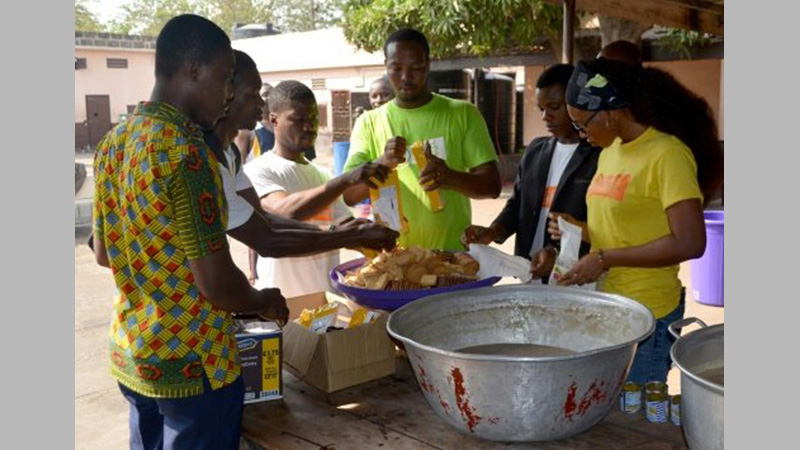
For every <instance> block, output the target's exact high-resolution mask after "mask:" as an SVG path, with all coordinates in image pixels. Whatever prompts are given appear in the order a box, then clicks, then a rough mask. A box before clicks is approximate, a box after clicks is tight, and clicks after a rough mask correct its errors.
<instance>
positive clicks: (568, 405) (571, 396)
mask: <svg viewBox="0 0 800 450" xmlns="http://www.w3.org/2000/svg"><path fill="white" fill-rule="evenodd" d="M577 392H578V385H577V384H576V383H575V382H573V383H572V384H571V385H570V386H569V390H568V391H567V399H566V401H564V417H566V418H567V419H569V420H572V415H573V414H575V409H577V408H578V404H577V403H576V402H575V395H576V393H577Z"/></svg>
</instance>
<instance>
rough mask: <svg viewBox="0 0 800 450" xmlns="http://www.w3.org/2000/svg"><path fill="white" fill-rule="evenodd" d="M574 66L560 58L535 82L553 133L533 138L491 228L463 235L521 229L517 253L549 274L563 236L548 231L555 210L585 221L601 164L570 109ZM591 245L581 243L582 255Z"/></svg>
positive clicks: (500, 236) (486, 239) (481, 238)
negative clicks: (590, 191)
mask: <svg viewBox="0 0 800 450" xmlns="http://www.w3.org/2000/svg"><path fill="white" fill-rule="evenodd" d="M572 69H573V67H572V66H571V65H568V64H557V65H554V66H551V67H549V68H548V69H547V70H545V71H544V72H543V73H542V75H541V76H540V77H539V79H538V81H537V82H536V103H537V105H538V107H539V110H540V111H541V112H542V118H543V120H544V122H545V124H546V125H547V130H548V131H549V132H550V133H551V134H552V136H548V137H539V138H536V139H534V140H533V141H532V142H531V143H530V145H528V148H527V149H526V150H525V154H524V155H523V157H522V161H520V165H519V172H518V173H517V179H516V181H515V183H514V193H513V195H512V196H511V198H509V199H508V202H507V203H506V206H505V208H503V211H502V212H501V213H500V215H499V216H498V217H497V218H496V219H495V220H494V222H493V223H492V224H491V225H490V226H489V227H488V228H487V227H481V226H477V225H472V226H470V227H468V228H467V229H466V230H465V231H464V234H463V235H462V237H461V241H462V243H463V244H464V246H465V247H466V246H467V245H469V244H470V243H479V244H489V243H491V242H496V243H498V244H502V243H503V242H505V240H506V239H508V238H509V236H511V235H512V234H514V233H516V234H517V241H516V245H515V247H514V254H515V255H518V256H523V257H525V258H528V259H531V273H532V274H533V277H534V278H537V279H538V278H545V279H546V278H547V276H548V275H549V274H550V272H551V271H552V269H553V264H554V263H555V256H556V254H557V252H558V241H554V240H553V239H552V238H551V236H550V234H549V233H548V232H547V219H548V216H549V215H550V213H551V212H553V213H566V214H568V215H570V216H572V217H573V218H575V219H577V220H579V221H582V222H585V221H586V189H587V188H588V187H589V183H590V182H591V181H592V177H593V176H594V173H595V171H596V170H597V158H598V157H599V156H600V149H599V148H596V147H592V146H591V145H589V144H588V143H587V142H586V141H585V140H583V139H580V136H579V135H578V132H577V131H576V129H575V128H574V126H573V124H572V122H571V120H570V118H569V115H567V107H566V102H565V100H564V91H565V89H566V86H567V83H568V82H569V78H570V76H571V75H572ZM588 251H589V245H588V244H586V243H583V244H582V245H581V255H583V254H585V253H586V252H588Z"/></svg>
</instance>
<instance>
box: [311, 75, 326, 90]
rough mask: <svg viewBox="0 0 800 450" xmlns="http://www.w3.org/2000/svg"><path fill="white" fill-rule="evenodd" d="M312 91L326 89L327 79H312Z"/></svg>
mask: <svg viewBox="0 0 800 450" xmlns="http://www.w3.org/2000/svg"><path fill="white" fill-rule="evenodd" d="M311 89H314V90H321V89H325V78H312V79H311Z"/></svg>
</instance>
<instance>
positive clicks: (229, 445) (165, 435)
mask: <svg viewBox="0 0 800 450" xmlns="http://www.w3.org/2000/svg"><path fill="white" fill-rule="evenodd" d="M119 388H120V390H121V391H122V395H123V396H125V399H126V400H128V403H130V404H131V407H130V428H131V436H130V447H131V450H184V449H185V450H237V449H238V448H239V436H240V434H241V426H242V409H243V407H244V404H243V401H244V382H243V381H242V377H239V378H238V379H237V380H236V381H234V382H233V383H231V384H230V385H228V386H225V387H223V388H221V389H217V390H216V391H212V390H211V385H209V384H208V379H206V378H205V377H203V393H202V394H201V395H196V396H193V397H186V398H169V399H168V398H152V397H146V396H144V395H141V394H137V393H136V392H133V391H131V390H130V389H128V388H126V387H125V386H123V385H121V384H120V385H119Z"/></svg>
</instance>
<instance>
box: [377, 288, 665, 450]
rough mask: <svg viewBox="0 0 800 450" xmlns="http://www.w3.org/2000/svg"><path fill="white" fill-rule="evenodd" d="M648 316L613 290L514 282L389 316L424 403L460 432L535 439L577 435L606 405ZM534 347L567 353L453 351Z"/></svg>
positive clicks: (649, 322)
mask: <svg viewBox="0 0 800 450" xmlns="http://www.w3.org/2000/svg"><path fill="white" fill-rule="evenodd" d="M654 324H655V320H654V318H653V315H652V313H651V312H650V310H648V309H647V308H646V307H645V306H643V305H641V304H640V303H638V302H636V301H634V300H631V299H628V298H625V297H621V296H618V295H611V294H604V293H600V292H590V291H585V290H580V289H572V288H561V287H551V286H531V285H514V286H499V287H487V288H481V289H475V290H469V291H460V292H453V293H447V294H439V295H434V296H430V297H426V298H424V299H420V300H417V301H415V302H412V303H409V304H408V305H406V306H403V307H402V308H400V309H398V310H397V311H395V312H394V313H392V315H391V316H390V317H389V321H388V324H387V328H388V331H389V334H390V335H391V336H392V337H394V338H396V339H398V340H400V341H402V342H403V343H404V344H405V349H406V352H407V353H408V357H409V360H410V362H411V366H412V368H413V370H414V374H415V375H416V377H417V382H418V383H419V385H420V388H421V389H422V392H423V394H424V395H425V398H426V399H427V400H428V403H429V404H430V405H431V407H432V408H433V409H434V410H435V411H436V413H437V414H438V415H439V417H441V418H442V419H444V420H445V421H446V422H448V423H449V424H450V425H452V426H454V427H455V428H456V429H458V430H459V431H461V432H463V433H465V434H471V435H474V436H478V437H481V438H484V439H490V440H495V441H545V440H553V439H562V438H567V437H569V436H572V435H574V434H577V433H580V432H582V431H584V430H586V429H588V428H590V427H591V426H593V425H595V424H596V423H597V422H599V421H600V420H601V419H602V418H603V417H605V415H606V414H607V413H608V412H609V410H610V408H611V407H613V406H614V405H616V403H617V399H618V396H619V392H620V389H621V386H622V384H623V382H624V381H625V379H626V377H627V374H628V370H629V369H630V365H631V361H632V360H633V356H634V353H635V351H636V346H637V343H638V342H639V341H641V340H642V339H645V338H646V337H648V336H649V335H650V334H651V333H652V332H653V329H654ZM509 343H513V344H538V345H546V346H555V347H561V348H566V349H571V350H574V351H576V352H577V353H575V354H572V355H568V356H503V355H486V354H474V353H463V352H459V351H458V350H461V349H465V348H468V347H473V346H478V345H488V344H509Z"/></svg>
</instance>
